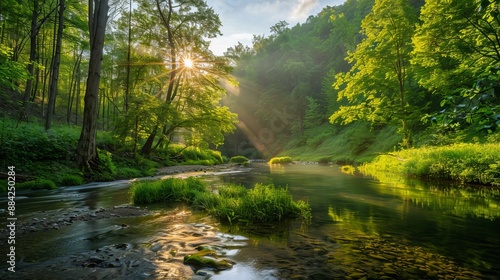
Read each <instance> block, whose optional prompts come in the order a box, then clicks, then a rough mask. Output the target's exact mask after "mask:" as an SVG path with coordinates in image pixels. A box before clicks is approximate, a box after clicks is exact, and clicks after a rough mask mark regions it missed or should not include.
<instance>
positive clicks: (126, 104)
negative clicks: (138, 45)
mask: <svg viewBox="0 0 500 280" xmlns="http://www.w3.org/2000/svg"><path fill="white" fill-rule="evenodd" d="M131 45H132V0H129V14H128V49H127V80H126V84H125V114H127V113H128V102H129V98H130V52H131V49H132V47H131Z"/></svg>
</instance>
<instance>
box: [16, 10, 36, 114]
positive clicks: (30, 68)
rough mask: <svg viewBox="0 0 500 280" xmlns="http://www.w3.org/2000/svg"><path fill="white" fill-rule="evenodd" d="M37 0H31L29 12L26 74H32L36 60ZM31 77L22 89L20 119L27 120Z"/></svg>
mask: <svg viewBox="0 0 500 280" xmlns="http://www.w3.org/2000/svg"><path fill="white" fill-rule="evenodd" d="M38 10H39V8H38V1H33V13H32V14H31V31H30V60H29V64H28V74H29V75H30V76H33V69H34V63H35V60H36V37H37V35H38V23H37V21H38V15H39V14H40V12H39V11H38ZM32 83H33V79H28V80H27V81H26V88H25V89H24V96H23V111H22V113H21V115H20V119H21V120H27V119H28V115H29V112H30V105H31V103H30V97H31V91H32V89H31V88H32Z"/></svg>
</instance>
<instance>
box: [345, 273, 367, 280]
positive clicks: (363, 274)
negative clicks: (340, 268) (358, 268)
mask: <svg viewBox="0 0 500 280" xmlns="http://www.w3.org/2000/svg"><path fill="white" fill-rule="evenodd" d="M347 277H351V278H353V279H361V278H366V274H365V273H362V272H354V273H351V274H349V275H347Z"/></svg>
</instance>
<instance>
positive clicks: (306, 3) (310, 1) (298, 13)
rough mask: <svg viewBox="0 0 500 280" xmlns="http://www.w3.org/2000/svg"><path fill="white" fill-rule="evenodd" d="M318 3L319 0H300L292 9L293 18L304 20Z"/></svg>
mask: <svg viewBox="0 0 500 280" xmlns="http://www.w3.org/2000/svg"><path fill="white" fill-rule="evenodd" d="M317 5H318V0H299V3H298V5H296V6H295V8H294V9H293V10H292V13H291V15H290V17H291V19H294V20H302V19H304V18H307V17H309V16H310V15H311V11H312V10H313V9H314V8H315V7H316V6H317Z"/></svg>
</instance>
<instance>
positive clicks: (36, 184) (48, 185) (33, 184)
mask: <svg viewBox="0 0 500 280" xmlns="http://www.w3.org/2000/svg"><path fill="white" fill-rule="evenodd" d="M16 188H17V189H32V190H41V189H47V190H52V189H55V188H57V187H56V183H54V182H53V181H51V180H47V179H35V180H31V181H27V182H23V183H18V184H16Z"/></svg>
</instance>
